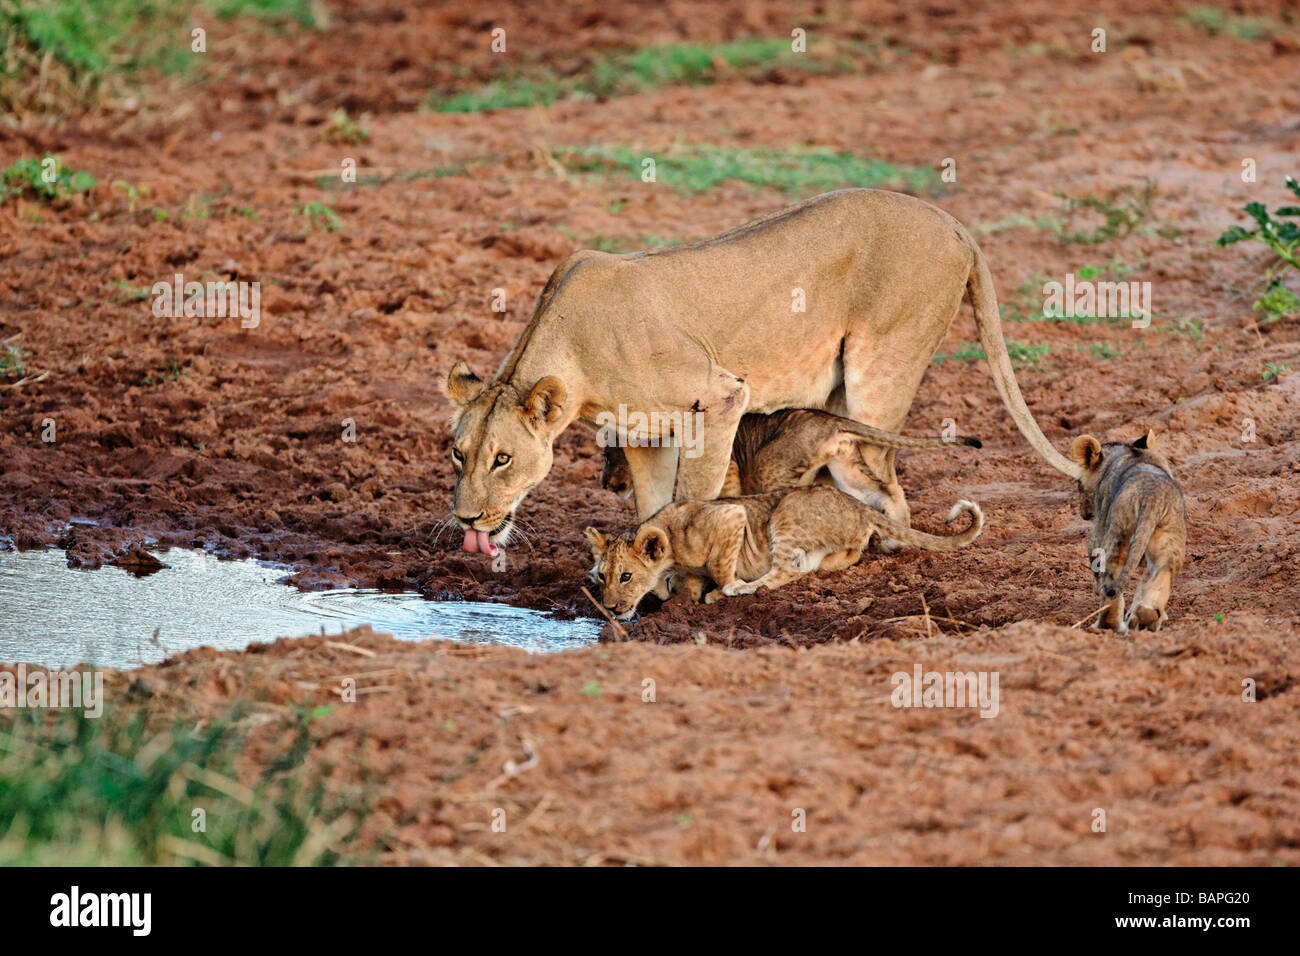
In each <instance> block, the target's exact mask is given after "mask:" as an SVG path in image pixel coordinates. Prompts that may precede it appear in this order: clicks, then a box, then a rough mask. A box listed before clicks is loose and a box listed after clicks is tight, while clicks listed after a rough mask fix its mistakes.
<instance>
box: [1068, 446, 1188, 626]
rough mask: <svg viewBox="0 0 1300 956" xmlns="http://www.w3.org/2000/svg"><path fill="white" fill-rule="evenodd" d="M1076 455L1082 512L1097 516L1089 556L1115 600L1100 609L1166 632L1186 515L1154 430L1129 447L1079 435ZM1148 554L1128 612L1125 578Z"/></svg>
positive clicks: (1113, 620)
mask: <svg viewBox="0 0 1300 956" xmlns="http://www.w3.org/2000/svg"><path fill="white" fill-rule="evenodd" d="M1070 457H1071V458H1073V459H1074V460H1075V462H1077V463H1078V465H1079V467H1080V469H1081V471H1082V475H1081V477H1080V478H1079V513H1080V514H1081V515H1082V516H1083V518H1084V520H1085V521H1091V522H1092V535H1091V536H1090V537H1089V539H1088V554H1089V556H1090V557H1091V558H1092V559H1093V561H1092V569H1093V575H1094V582H1093V583H1094V585H1095V587H1096V590H1097V596H1098V597H1106V598H1111V599H1113V600H1111V602H1110V604H1108V605H1107V606H1106V609H1105V611H1103V612H1102V621H1103V623H1104V625H1105V626H1106V627H1111V628H1114V629H1116V630H1118V631H1119V632H1120V633H1121V634H1127V633H1128V631H1129V627H1130V626H1131V625H1132V624H1133V622H1134V621H1135V620H1136V622H1137V626H1138V627H1139V628H1143V627H1147V628H1153V629H1155V630H1157V631H1158V630H1160V627H1161V625H1162V624H1164V622H1165V620H1166V615H1165V605H1166V604H1167V603H1168V602H1169V592H1170V589H1171V588H1172V587H1173V584H1174V578H1176V577H1178V572H1179V571H1181V570H1182V568H1183V557H1184V555H1185V553H1186V550H1187V514H1186V508H1185V505H1184V503H1183V491H1182V489H1181V488H1180V487H1179V486H1178V481H1177V480H1176V479H1175V478H1174V475H1173V472H1172V471H1171V470H1170V467H1169V460H1168V459H1167V458H1165V456H1164V455H1162V454H1160V452H1158V451H1157V450H1156V449H1155V433H1154V432H1151V431H1148V432H1147V433H1146V434H1145V435H1143V436H1142V437H1141V438H1139V439H1138V440H1137V441H1135V442H1133V443H1132V444H1127V445H1126V444H1124V443H1123V442H1106V444H1104V445H1103V444H1102V443H1101V442H1099V441H1097V439H1095V438H1093V437H1092V436H1091V435H1080V436H1079V437H1078V438H1076V439H1075V440H1074V443H1073V444H1072V445H1071V446H1070ZM1098 552H1100V553H1098ZM1143 557H1145V558H1146V569H1147V571H1146V577H1144V578H1143V579H1142V580H1141V581H1139V582H1138V586H1137V591H1136V592H1135V593H1134V595H1133V607H1132V608H1131V609H1130V610H1129V612H1128V614H1125V613H1124V581H1125V579H1126V578H1127V577H1128V573H1129V571H1130V570H1132V568H1134V567H1135V566H1136V565H1137V562H1138V560H1139V559H1140V558H1143ZM1117 569H1118V570H1117Z"/></svg>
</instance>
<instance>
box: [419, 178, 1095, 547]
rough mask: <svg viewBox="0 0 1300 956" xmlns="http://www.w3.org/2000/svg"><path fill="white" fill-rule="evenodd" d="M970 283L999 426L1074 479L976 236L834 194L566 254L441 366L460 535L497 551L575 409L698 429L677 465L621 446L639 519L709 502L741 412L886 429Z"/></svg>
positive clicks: (876, 502)
mask: <svg viewBox="0 0 1300 956" xmlns="http://www.w3.org/2000/svg"><path fill="white" fill-rule="evenodd" d="M967 289H969V290H970V293H971V303H972V305H973V306H974V310H975V324H976V327H977V328H978V329H979V335H980V341H981V342H982V343H983V345H984V351H985V353H986V354H987V356H988V362H989V367H990V368H991V369H992V372H993V382H994V384H995V385H996V386H997V389H998V393H999V394H1000V395H1001V396H1002V401H1003V403H1004V404H1005V405H1006V407H1007V410H1008V411H1009V412H1010V413H1011V417H1012V419H1013V420H1014V421H1015V423H1016V425H1017V426H1018V427H1019V428H1020V431H1021V433H1022V434H1023V435H1024V436H1025V438H1026V439H1028V441H1029V444H1030V445H1031V446H1033V448H1034V450H1035V451H1037V452H1038V453H1039V454H1040V455H1042V456H1043V458H1044V459H1046V460H1047V462H1048V463H1049V464H1050V465H1052V467H1054V468H1056V469H1057V470H1058V471H1060V472H1062V473H1064V474H1066V475H1069V476H1070V477H1071V478H1077V477H1078V474H1079V470H1078V467H1077V466H1076V465H1075V464H1074V463H1073V462H1071V461H1069V460H1068V459H1067V458H1065V457H1064V456H1063V455H1061V454H1060V453H1059V452H1057V450H1056V449H1055V448H1053V447H1052V445H1051V444H1050V443H1049V442H1048V440H1047V438H1046V437H1044V435H1043V433H1042V432H1041V431H1039V428H1038V424H1037V423H1036V422H1035V421H1034V418H1033V416H1032V415H1031V414H1030V413H1029V409H1028V408H1026V407H1025V400H1024V398H1023V397H1022V396H1021V394H1020V388H1019V386H1018V385H1017V384H1016V379H1015V374H1014V373H1013V371H1012V368H1011V360H1010V358H1009V357H1008V355H1007V348H1006V343H1005V342H1004V341H1003V338H1002V323H1001V321H1000V319H999V318H998V304H997V296H996V294H995V292H994V289H993V279H992V276H991V275H990V274H989V268H988V265H987V263H986V262H985V261H984V256H983V255H982V254H981V253H980V250H979V247H978V246H977V245H976V244H975V240H974V239H972V238H971V236H970V234H969V233H968V232H967V231H966V229H965V228H964V227H963V226H962V225H961V224H960V223H959V222H957V220H956V219H954V218H952V216H950V215H948V214H947V213H945V212H943V211H942V210H940V209H937V208H935V207H934V206H931V205H930V204H929V203H926V202H922V201H921V200H919V199H914V198H912V197H910V196H905V195H903V194H901V193H893V192H885V191H881V190H874V189H844V190H840V191H837V192H832V193H826V194H825V195H822V196H816V197H814V198H812V199H808V200H805V201H804V202H801V203H798V204H796V205H794V206H791V207H789V208H787V209H783V210H781V211H779V212H775V213H772V214H771V215H768V216H764V217H762V218H760V219H756V220H754V221H753V222H749V223H746V224H745V225H743V226H740V227H738V228H736V229H732V230H730V231H729V232H724V233H723V234H722V235H720V236H717V237H715V238H713V239H707V240H704V241H701V242H695V243H691V244H689V245H684V246H675V247H673V248H669V249H662V250H656V251H653V252H634V253H629V254H626V255H611V254H607V253H600V252H590V251H587V252H577V253H574V254H573V255H571V256H569V258H567V259H566V260H564V262H562V263H561V264H560V265H559V267H558V268H557V269H556V270H555V271H554V272H553V273H552V274H551V278H550V279H549V280H548V281H547V283H546V287H545V288H544V289H543V290H542V294H541V296H540V297H539V299H538V302H537V308H536V310H535V311H534V313H533V317H532V320H531V321H530V322H529V323H528V326H527V327H526V328H525V329H524V331H523V332H522V334H520V336H519V340H518V341H517V342H516V343H515V345H514V348H512V349H511V350H510V353H509V354H508V355H507V356H506V358H505V361H504V362H502V364H501V368H500V369H498V371H497V374H496V377H495V378H493V379H492V381H491V382H486V383H485V382H484V381H482V380H481V379H480V378H479V377H478V376H476V375H475V374H474V373H473V372H471V371H470V370H469V368H468V367H467V366H466V365H465V363H464V362H457V363H456V364H455V365H454V366H453V367H452V369H451V371H450V372H448V373H447V378H446V381H445V382H444V385H443V391H444V392H445V393H446V395H447V397H448V398H450V399H451V401H452V402H453V404H454V405H455V406H456V407H457V411H456V414H455V417H454V419H453V427H454V428H455V432H456V434H455V438H454V441H453V447H452V460H453V465H454V467H455V469H456V494H455V500H454V503H453V508H452V510H453V514H454V515H455V517H456V519H457V520H458V521H459V522H460V524H461V526H462V527H464V528H465V529H466V533H465V540H464V545H463V546H464V548H465V549H466V550H469V551H480V550H481V551H487V552H495V550H496V544H498V543H500V542H502V541H504V540H505V538H506V536H507V535H508V534H509V533H510V529H511V521H512V518H513V516H514V513H515V510H516V509H517V508H518V507H519V504H520V502H521V501H523V499H524V497H525V496H526V495H527V494H528V492H529V491H530V490H531V489H532V488H533V487H534V486H535V485H536V484H537V483H538V482H540V481H541V480H542V479H543V478H544V477H546V474H547V472H548V471H550V468H551V462H552V452H551V449H552V444H553V443H554V441H555V438H556V436H558V435H559V434H560V433H561V432H562V431H564V429H565V428H567V427H568V426H569V424H570V423H572V422H573V421H575V420H579V421H582V422H583V423H585V424H587V425H588V426H590V427H592V428H595V427H597V426H598V425H601V424H607V423H608V422H610V421H614V420H617V421H619V422H625V421H627V420H628V418H629V415H631V414H636V413H640V414H643V415H645V416H650V415H652V414H654V413H659V415H660V417H659V420H660V421H661V422H662V421H671V422H675V423H677V424H675V425H674V426H672V429H671V430H672V431H674V432H677V430H678V429H679V428H681V425H682V423H685V424H686V425H694V426H695V428H696V429H697V431H696V438H697V439H698V440H697V441H692V442H691V443H690V449H689V452H688V453H687V454H683V455H682V456H681V459H680V465H679V461H678V457H679V456H678V447H676V444H673V443H674V442H676V443H679V444H680V443H682V437H683V436H682V435H681V434H672V435H655V436H652V438H654V439H662V440H663V443H661V444H658V446H657V447H656V446H655V445H653V444H652V445H650V446H641V447H638V446H635V445H629V446H628V447H626V448H625V451H626V453H627V459H628V464H629V466H630V468H631V472H632V482H633V485H634V487H635V490H636V501H637V516H638V519H639V520H645V519H646V518H647V517H649V516H650V515H651V514H653V513H654V512H656V511H657V510H659V508H661V507H662V506H663V505H665V504H667V503H668V502H669V501H672V500H674V499H687V498H704V499H711V498H716V497H717V495H718V491H719V489H720V488H721V487H722V482H723V479H724V478H725V477H726V474H727V464H728V462H729V460H730V457H731V442H732V437H733V435H734V434H735V431H736V425H737V423H738V422H739V421H740V417H741V416H742V415H743V414H744V413H745V412H747V411H753V412H770V411H773V410H775V409H779V408H791V407H805V408H826V409H829V410H831V411H834V412H836V413H838V414H844V415H847V416H848V417H850V418H854V419H857V420H858V421H860V422H864V423H866V424H868V425H873V426H875V427H877V428H883V429H886V430H889V431H898V430H899V429H900V428H901V426H902V424H903V420H904V418H906V417H907V411H908V409H909V408H910V407H911V404H912V399H913V397H915V395H916V390H917V388H918V387H919V386H920V384H921V377H922V376H923V375H924V374H925V370H926V368H927V367H928V366H929V364H930V358H931V356H933V355H934V351H935V349H936V348H937V347H938V346H939V343H940V341H941V340H942V339H943V337H944V335H945V333H947V331H948V327H949V326H950V325H951V324H952V321H953V319H954V318H955V317H956V315H957V309H958V307H959V306H960V305H961V300H962V296H963V295H964V294H965V292H966V290H967ZM799 304H803V305H804V311H797V306H798V305H799ZM620 406H621V409H620ZM620 412H621V414H620ZM683 416H692V417H691V419H690V421H689V422H688V421H687V420H686V419H685V418H684V417H683ZM683 430H684V431H689V429H683ZM884 454H885V449H883V448H877V449H870V448H869V449H864V451H863V457H864V460H865V463H866V464H867V466H868V469H867V470H870V471H872V472H874V473H875V474H877V475H881V474H884V471H883V470H882V467H883V458H884ZM832 473H833V477H835V479H836V483H837V484H840V483H841V481H842V480H843V481H844V482H847V483H849V484H852V483H854V482H857V483H858V487H854V488H853V491H854V493H855V495H856V496H857V497H859V498H860V499H861V500H863V501H864V502H866V503H867V504H871V505H873V506H875V507H878V508H881V509H882V510H884V511H885V513H886V514H888V515H889V516H890V517H892V518H894V519H895V520H899V521H902V522H903V523H906V522H907V519H908V512H907V508H906V503H905V502H903V503H901V504H900V503H899V502H898V501H897V500H892V501H891V499H890V498H889V496H888V495H886V494H885V493H884V491H883V489H882V488H881V487H880V486H879V485H878V484H875V485H874V486H872V484H871V483H870V482H869V484H868V486H866V487H862V486H861V482H862V481H863V480H864V475H863V470H862V469H854V473H853V474H845V475H836V474H834V467H832ZM841 487H844V485H843V484H841Z"/></svg>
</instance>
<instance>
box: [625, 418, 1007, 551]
mask: <svg viewBox="0 0 1300 956" xmlns="http://www.w3.org/2000/svg"><path fill="white" fill-rule="evenodd" d="M958 445H968V446H971V447H974V448H980V447H982V446H981V444H980V440H979V439H978V438H972V437H970V436H967V435H955V436H953V437H951V438H947V437H928V436H927V437H912V436H908V435H899V434H897V433H895V432H888V431H884V430H883V429H879V428H872V427H871V426H870V425H864V424H862V423H861V422H855V421H853V419H851V418H844V417H843V416H841V415H833V414H831V413H830V412H825V411H821V410H820V409H814V408H785V409H781V410H780V411H776V412H772V413H770V414H767V415H759V414H755V413H753V412H750V413H749V414H746V415H745V416H744V417H743V418H741V420H740V425H739V427H738V428H737V429H736V438H735V440H734V441H733V442H732V445H731V462H730V464H729V465H728V466H727V478H726V480H725V481H724V482H723V483H722V491H721V494H720V495H719V497H722V498H734V497H737V496H739V495H759V494H763V493H765V492H768V491H780V490H782V489H784V488H805V487H808V486H809V485H812V484H813V483H814V482H818V481H821V482H823V483H825V482H827V481H830V482H832V483H834V484H835V486H836V487H837V488H839V489H840V490H841V491H843V492H845V493H846V494H850V495H853V496H854V497H855V498H857V499H859V500H864V499H865V503H866V504H869V505H872V506H873V507H875V508H876V509H877V510H878V511H881V512H884V513H890V512H891V511H892V513H893V517H894V518H895V519H896V520H898V521H899V523H900V524H908V523H909V521H910V518H911V513H910V511H909V509H908V508H907V499H906V498H905V497H904V495H903V487H902V485H900V484H899V483H898V475H897V473H896V471H895V469H894V450H895V449H898V448H913V449H915V448H950V447H953V446H958ZM864 447H874V448H887V449H889V451H888V452H886V454H885V458H884V461H883V463H882V471H881V472H876V471H874V470H873V469H872V468H871V466H870V465H868V464H867V462H866V460H865V459H864V458H863V457H862V449H863V448H864ZM604 459H605V461H604V467H603V468H602V470H601V477H600V483H601V486H602V487H604V488H606V489H608V490H610V491H612V492H614V494H616V495H618V496H619V497H620V498H627V497H629V496H631V495H632V493H633V487H632V471H631V469H630V468H629V467H628V463H627V455H626V454H624V452H623V449H622V448H621V447H618V446H609V447H607V448H605V449H604ZM831 465H834V466H835V467H833V468H830V469H828V466H831ZM873 483H874V486H875V487H878V488H880V489H881V491H882V492H883V494H884V496H885V501H883V502H881V501H875V500H872V499H871V498H870V497H869V496H868V495H867V494H864V492H869V490H870V489H871V488H872V487H873ZM889 504H892V505H894V507H893V508H892V509H891V508H890V507H888V505H889ZM896 545H897V542H895V541H893V540H890V539H881V540H877V542H876V546H877V547H878V548H880V549H881V550H882V551H891V550H893V549H894V547H895V546H896ZM861 556H862V555H861V552H854V553H851V554H846V555H843V556H842V561H843V566H844V567H848V566H849V565H851V564H853V563H855V562H856V561H857V560H858V559H859V558H860V557H861Z"/></svg>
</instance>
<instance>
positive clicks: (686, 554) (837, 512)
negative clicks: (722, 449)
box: [586, 485, 984, 620]
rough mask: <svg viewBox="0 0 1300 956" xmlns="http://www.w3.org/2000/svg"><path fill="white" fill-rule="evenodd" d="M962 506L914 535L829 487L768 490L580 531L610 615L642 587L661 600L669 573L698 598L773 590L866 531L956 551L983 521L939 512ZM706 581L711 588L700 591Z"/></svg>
mask: <svg viewBox="0 0 1300 956" xmlns="http://www.w3.org/2000/svg"><path fill="white" fill-rule="evenodd" d="M963 512H965V513H966V514H969V515H970V518H971V523H970V527H968V528H967V529H966V530H965V531H963V532H961V533H960V534H956V535H952V536H943V535H933V534H926V533H925V532H922V531H914V530H912V529H911V528H909V527H907V526H906V525H901V524H899V523H898V522H896V521H893V520H891V519H889V518H887V517H885V516H884V515H882V514H881V513H880V512H879V511H876V510H875V509H874V508H870V507H868V506H867V505H864V504H863V503H862V502H860V501H858V500H857V499H855V498H852V497H850V496H849V495H846V494H844V493H843V492H842V491H839V490H838V489H836V488H832V487H830V486H829V485H815V486H813V487H811V488H796V489H794V490H793V491H774V492H768V493H767V494H762V495H748V496H745V497H742V498H718V499H716V500H714V501H675V502H673V503H672V504H670V505H665V506H664V507H663V508H661V509H660V510H659V511H657V512H656V513H655V514H653V515H652V516H651V517H649V518H647V519H646V520H645V521H644V522H642V523H641V526H640V527H638V528H637V529H636V530H635V531H634V532H630V533H628V534H623V535H606V534H602V533H601V532H600V531H597V530H596V529H595V528H588V529H587V531H586V534H587V540H588V541H590V542H591V552H592V555H593V556H594V557H595V559H596V566H595V568H594V571H595V574H596V579H597V580H598V581H599V582H600V584H601V589H602V593H601V603H602V604H603V605H604V606H605V608H606V610H608V611H609V612H610V614H612V615H613V616H614V617H616V618H618V619H619V620H627V619H628V618H630V617H631V616H632V615H633V614H635V613H636V606H637V604H639V603H640V601H641V599H642V598H643V597H645V596H646V595H647V594H648V593H650V592H651V591H654V592H655V593H656V594H658V595H659V596H660V597H663V598H666V597H667V596H668V588H667V578H668V576H669V575H682V576H684V577H685V580H686V583H687V585H688V586H689V587H690V589H691V594H692V595H693V596H694V597H695V599H696V600H697V601H698V600H700V598H701V597H703V598H704V601H705V603H706V604H711V603H713V602H714V601H716V600H717V599H718V598H719V597H721V596H726V597H733V596H735V595H738V594H752V593H753V592H754V591H756V590H758V589H759V588H761V587H768V588H779V587H780V586H781V585H783V584H787V583H789V582H790V581H793V580H795V579H796V578H800V577H802V576H803V575H805V574H807V573H809V572H810V571H816V570H818V569H820V568H823V567H825V565H824V563H823V559H825V558H826V557H827V556H828V555H835V554H837V553H842V552H844V551H846V550H857V551H859V552H860V551H861V550H862V549H863V548H865V547H867V545H868V544H869V543H870V541H871V537H872V536H873V535H889V536H890V537H893V538H897V539H898V540H899V541H902V542H904V543H906V544H911V545H914V546H916V547H918V548H928V549H930V550H932V551H955V550H956V549H957V548H964V547H965V546H966V545H968V544H970V543H971V542H972V541H974V540H975V539H976V538H977V537H979V534H980V531H981V530H982V529H983V527H984V513H983V512H982V511H981V510H980V507H979V505H977V504H975V503H974V502H972V501H958V502H957V504H956V505H955V506H953V509H952V511H951V512H949V514H948V521H950V522H951V521H955V520H956V519H957V516H958V515H960V514H962V513H963ZM710 580H712V581H713V582H714V583H716V584H717V589H716V590H713V591H710V592H709V593H708V594H707V595H705V594H704V589H705V587H706V586H707V584H708V582H709V581H710Z"/></svg>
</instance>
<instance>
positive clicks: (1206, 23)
mask: <svg viewBox="0 0 1300 956" xmlns="http://www.w3.org/2000/svg"><path fill="white" fill-rule="evenodd" d="M1181 16H1182V18H1183V19H1184V20H1186V21H1187V22H1188V23H1190V24H1191V25H1192V26H1194V27H1197V28H1198V29H1201V30H1204V31H1205V32H1206V33H1208V34H1209V35H1210V36H1219V35H1220V34H1222V33H1231V34H1233V35H1234V36H1237V37H1240V38H1241V39H1243V40H1247V41H1249V42H1252V43H1253V42H1254V41H1256V40H1262V39H1265V38H1266V37H1270V36H1272V35H1273V34H1274V33H1277V32H1278V29H1279V27H1278V24H1276V23H1274V22H1273V21H1272V20H1269V19H1267V18H1265V17H1239V16H1228V15H1227V14H1225V13H1224V12H1223V11H1222V10H1220V9H1219V8H1218V7H1212V6H1209V5H1208V4H1203V5H1200V6H1195V7H1188V8H1187V9H1186V10H1184V11H1183V12H1182V14H1181Z"/></svg>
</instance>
